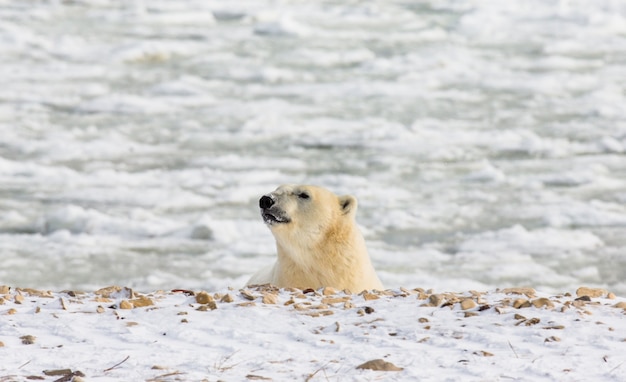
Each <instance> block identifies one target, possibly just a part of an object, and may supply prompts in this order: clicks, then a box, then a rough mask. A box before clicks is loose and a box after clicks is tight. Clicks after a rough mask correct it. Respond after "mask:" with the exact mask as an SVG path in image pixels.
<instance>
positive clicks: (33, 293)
mask: <svg viewBox="0 0 626 382" xmlns="http://www.w3.org/2000/svg"><path fill="white" fill-rule="evenodd" d="M16 291H17V292H18V293H26V294H28V295H29V296H36V297H47V298H53V297H54V296H52V292H50V291H41V290H37V289H31V288H17V289H16Z"/></svg>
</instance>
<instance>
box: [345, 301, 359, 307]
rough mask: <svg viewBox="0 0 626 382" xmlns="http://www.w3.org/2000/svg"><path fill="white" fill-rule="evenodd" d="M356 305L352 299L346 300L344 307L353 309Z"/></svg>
mask: <svg viewBox="0 0 626 382" xmlns="http://www.w3.org/2000/svg"><path fill="white" fill-rule="evenodd" d="M355 307H356V305H354V303H353V302H352V301H346V302H345V303H344V304H343V308H344V309H353V308H355Z"/></svg>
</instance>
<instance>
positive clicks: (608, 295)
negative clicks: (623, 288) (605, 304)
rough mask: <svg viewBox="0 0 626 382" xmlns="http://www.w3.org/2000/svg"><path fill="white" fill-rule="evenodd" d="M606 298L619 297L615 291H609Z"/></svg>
mask: <svg viewBox="0 0 626 382" xmlns="http://www.w3.org/2000/svg"><path fill="white" fill-rule="evenodd" d="M606 298H608V299H609V300H615V299H616V298H617V296H616V295H615V293H613V292H609V293H608V294H607V295H606Z"/></svg>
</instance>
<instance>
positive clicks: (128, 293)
mask: <svg viewBox="0 0 626 382" xmlns="http://www.w3.org/2000/svg"><path fill="white" fill-rule="evenodd" d="M94 294H96V295H98V296H102V297H104V298H135V293H134V292H133V290H132V289H130V288H127V287H124V288H122V287H120V286H117V285H113V286H109V287H106V288H102V289H98V290H97V291H95V292H94Z"/></svg>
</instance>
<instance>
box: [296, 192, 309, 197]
mask: <svg viewBox="0 0 626 382" xmlns="http://www.w3.org/2000/svg"><path fill="white" fill-rule="evenodd" d="M298 197H299V198H300V199H308V198H310V196H309V194H307V193H306V192H301V193H299V194H298Z"/></svg>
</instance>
